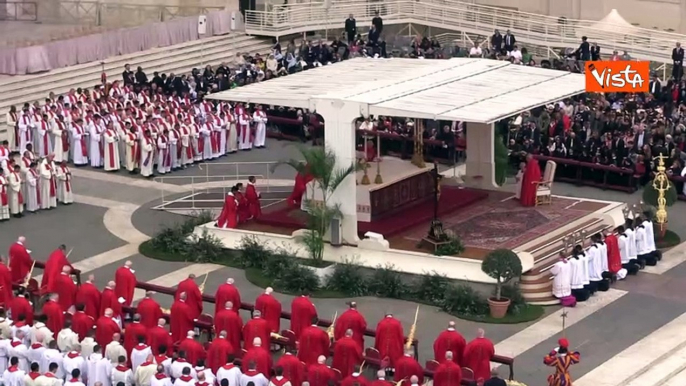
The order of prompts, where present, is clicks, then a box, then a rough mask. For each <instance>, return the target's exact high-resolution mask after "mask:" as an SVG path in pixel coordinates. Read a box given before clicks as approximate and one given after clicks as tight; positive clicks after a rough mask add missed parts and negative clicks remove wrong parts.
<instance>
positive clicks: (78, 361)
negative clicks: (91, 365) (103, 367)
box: [62, 344, 88, 380]
mask: <svg viewBox="0 0 686 386" xmlns="http://www.w3.org/2000/svg"><path fill="white" fill-rule="evenodd" d="M62 367H63V370H64V373H65V374H72V377H74V376H73V373H74V370H78V372H79V374H88V369H87V368H86V360H85V359H83V357H82V356H81V352H80V351H79V345H78V344H77V345H76V346H75V349H74V350H71V351H69V352H67V353H66V354H64V359H62ZM67 377H68V375H67ZM76 378H78V380H81V377H80V376H77V377H76Z"/></svg>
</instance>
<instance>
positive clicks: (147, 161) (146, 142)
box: [140, 136, 155, 177]
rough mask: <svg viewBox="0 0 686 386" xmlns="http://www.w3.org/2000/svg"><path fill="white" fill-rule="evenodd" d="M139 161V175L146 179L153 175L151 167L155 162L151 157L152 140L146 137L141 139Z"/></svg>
mask: <svg viewBox="0 0 686 386" xmlns="http://www.w3.org/2000/svg"><path fill="white" fill-rule="evenodd" d="M140 146H141V159H140V165H141V175H142V176H143V177H148V176H151V175H152V174H153V171H152V167H153V164H154V163H155V161H154V160H153V159H152V157H153V150H154V147H153V141H152V138H148V137H145V136H144V137H142V138H141V145H140Z"/></svg>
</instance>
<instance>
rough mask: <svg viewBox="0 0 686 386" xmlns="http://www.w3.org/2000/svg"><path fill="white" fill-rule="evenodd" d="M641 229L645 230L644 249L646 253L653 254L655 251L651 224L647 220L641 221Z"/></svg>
mask: <svg viewBox="0 0 686 386" xmlns="http://www.w3.org/2000/svg"><path fill="white" fill-rule="evenodd" d="M641 225H643V227H644V228H645V230H646V247H647V249H648V252H653V251H655V250H656V248H655V233H654V232H655V230H654V229H653V223H652V222H651V221H648V220H644V221H643V224H641Z"/></svg>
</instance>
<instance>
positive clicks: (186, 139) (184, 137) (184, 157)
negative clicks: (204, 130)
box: [179, 120, 193, 168]
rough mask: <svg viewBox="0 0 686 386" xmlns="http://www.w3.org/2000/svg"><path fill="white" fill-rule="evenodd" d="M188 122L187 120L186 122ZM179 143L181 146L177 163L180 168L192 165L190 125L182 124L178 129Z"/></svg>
mask: <svg viewBox="0 0 686 386" xmlns="http://www.w3.org/2000/svg"><path fill="white" fill-rule="evenodd" d="M186 121H187V122H188V120H186ZM179 135H180V138H179V143H180V144H181V158H180V159H179V163H180V164H181V165H182V167H184V168H185V167H186V165H190V164H192V163H193V147H192V146H191V145H192V143H191V125H190V124H184V125H182V126H181V127H180V129H179Z"/></svg>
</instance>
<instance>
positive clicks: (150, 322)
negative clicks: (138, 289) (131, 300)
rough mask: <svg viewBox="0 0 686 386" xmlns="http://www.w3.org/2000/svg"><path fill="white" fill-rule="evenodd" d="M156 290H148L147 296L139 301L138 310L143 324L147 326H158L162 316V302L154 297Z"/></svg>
mask: <svg viewBox="0 0 686 386" xmlns="http://www.w3.org/2000/svg"><path fill="white" fill-rule="evenodd" d="M154 295H155V293H154V292H152V291H148V292H146V293H145V297H144V298H143V299H141V301H140V302H138V306H137V307H136V312H138V315H140V316H141V324H142V325H143V326H145V328H153V327H155V326H157V321H158V320H159V319H160V318H161V317H162V308H160V304H159V303H157V301H156V300H155V299H154V298H153V296H154Z"/></svg>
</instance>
